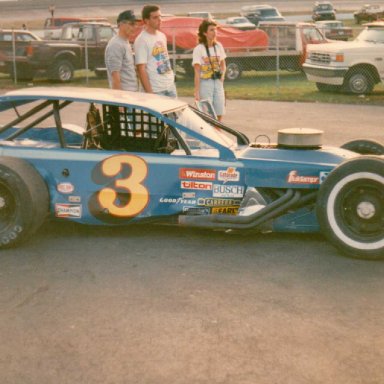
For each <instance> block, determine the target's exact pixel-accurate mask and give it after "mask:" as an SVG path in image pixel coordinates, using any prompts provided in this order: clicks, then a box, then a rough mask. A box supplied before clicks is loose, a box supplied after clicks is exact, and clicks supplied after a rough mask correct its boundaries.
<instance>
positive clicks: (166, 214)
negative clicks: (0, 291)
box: [0, 87, 384, 259]
mask: <svg viewBox="0 0 384 384" xmlns="http://www.w3.org/2000/svg"><path fill="white" fill-rule="evenodd" d="M0 124H1V125H0V247H2V248H5V247H11V246H15V245H17V244H19V243H20V242H22V241H24V240H25V239H27V238H28V237H29V236H31V235H32V234H33V233H34V232H35V231H36V230H38V228H39V227H40V226H41V225H42V223H43V222H44V220H46V219H47V217H50V218H51V219H59V220H72V221H76V222H79V223H84V224H93V225H122V224H131V223H139V222H143V223H147V222H151V223H153V222H155V223H168V224H169V223H172V224H179V225H185V226H194V227H202V228H215V229H223V230H227V229H233V230H255V231H261V232H270V231H280V232H281V231H284V232H288V231H290V232H317V231H321V232H322V233H324V234H325V235H326V236H327V238H328V239H329V240H330V241H331V242H332V243H333V244H334V245H335V246H337V247H338V248H339V249H341V250H342V251H344V252H345V253H347V254H348V255H350V256H352V257H361V258H371V259H379V258H383V257H384V156H383V153H384V150H383V147H382V146H381V145H380V144H377V143H375V142H370V141H365V140H360V141H355V142H350V143H347V144H346V145H345V147H346V148H333V147H324V146H323V145H322V142H321V140H322V135H321V131H317V130H308V129H287V130H281V131H279V133H278V143H276V144H271V143H270V144H261V143H250V142H249V140H248V138H247V137H246V136H245V135H244V134H242V133H241V132H239V131H237V130H234V129H232V128H229V127H227V126H225V125H223V124H221V123H219V122H218V121H216V120H215V119H213V118H212V117H210V116H209V115H207V114H205V113H203V112H201V111H199V110H197V109H195V108H193V107H191V106H189V105H188V104H186V103H185V102H183V101H181V100H175V99H171V98H167V97H162V96H156V95H148V94H141V93H130V92H121V91H115V90H106V89H88V88H69V87H57V88H29V89H24V90H18V91H13V92H9V93H7V94H5V95H3V96H2V97H0ZM359 152H360V153H359ZM362 153H365V154H363V155H362Z"/></svg>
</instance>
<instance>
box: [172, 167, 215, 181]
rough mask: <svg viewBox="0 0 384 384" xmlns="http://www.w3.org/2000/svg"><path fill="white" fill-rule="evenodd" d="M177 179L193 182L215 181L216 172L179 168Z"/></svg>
mask: <svg viewBox="0 0 384 384" xmlns="http://www.w3.org/2000/svg"><path fill="white" fill-rule="evenodd" d="M179 178H180V179H193V180H215V179H216V171H215V170H214V169H193V168H180V170H179Z"/></svg>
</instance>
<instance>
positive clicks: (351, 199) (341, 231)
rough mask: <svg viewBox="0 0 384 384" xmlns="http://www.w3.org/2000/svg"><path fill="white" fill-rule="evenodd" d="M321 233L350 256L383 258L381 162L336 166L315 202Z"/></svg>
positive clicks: (368, 159)
mask: <svg viewBox="0 0 384 384" xmlns="http://www.w3.org/2000/svg"><path fill="white" fill-rule="evenodd" d="M316 205H317V216H318V220H319V224H320V228H321V230H322V232H323V233H324V234H325V235H326V237H327V238H328V239H329V240H330V241H331V242H332V243H333V244H334V245H336V246H337V247H338V248H339V249H341V250H342V251H343V252H345V253H347V254H348V255H349V256H351V257H357V258H363V259H383V258H384V159H383V158H380V157H375V156H364V157H358V158H355V159H351V160H348V161H346V162H345V163H342V164H341V165H339V166H338V167H336V168H335V169H334V170H333V171H332V172H331V173H330V174H329V175H328V177H327V178H326V179H325V181H324V182H323V184H322V185H321V188H320V190H319V195H318V199H317V204H316Z"/></svg>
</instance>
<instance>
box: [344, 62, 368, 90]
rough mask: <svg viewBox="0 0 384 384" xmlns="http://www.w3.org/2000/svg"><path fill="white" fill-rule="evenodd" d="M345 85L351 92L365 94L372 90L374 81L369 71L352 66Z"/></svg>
mask: <svg viewBox="0 0 384 384" xmlns="http://www.w3.org/2000/svg"><path fill="white" fill-rule="evenodd" d="M343 87H344V89H345V90H346V91H347V92H349V93H354V94H356V95H364V94H369V93H371V92H372V90H373V87H374V82H373V80H372V77H371V76H370V74H369V72H367V71H365V70H363V69H354V68H351V70H350V71H349V73H347V75H346V77H345V80H344V84H343Z"/></svg>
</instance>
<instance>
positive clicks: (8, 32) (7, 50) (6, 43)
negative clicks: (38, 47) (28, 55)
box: [0, 29, 41, 73]
mask: <svg viewBox="0 0 384 384" xmlns="http://www.w3.org/2000/svg"><path fill="white" fill-rule="evenodd" d="M38 40H41V39H40V38H39V37H38V36H36V35H35V34H34V33H32V32H30V31H27V30H24V29H14V30H12V29H0V73H8V72H9V71H8V65H7V60H8V58H9V57H12V56H13V51H14V50H15V55H16V56H21V55H23V54H24V46H25V43H28V42H29V41H38ZM13 42H14V43H13ZM24 42H25V43H24Z"/></svg>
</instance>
